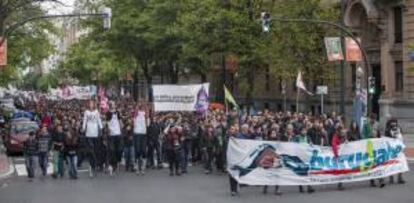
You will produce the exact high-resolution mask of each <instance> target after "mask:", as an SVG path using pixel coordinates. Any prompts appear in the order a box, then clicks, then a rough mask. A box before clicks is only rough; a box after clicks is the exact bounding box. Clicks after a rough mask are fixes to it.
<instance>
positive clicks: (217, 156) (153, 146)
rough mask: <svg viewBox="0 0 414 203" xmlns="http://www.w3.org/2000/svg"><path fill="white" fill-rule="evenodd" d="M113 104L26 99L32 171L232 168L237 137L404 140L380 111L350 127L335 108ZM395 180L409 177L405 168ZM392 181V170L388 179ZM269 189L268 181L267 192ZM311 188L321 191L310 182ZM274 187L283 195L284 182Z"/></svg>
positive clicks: (73, 174)
mask: <svg viewBox="0 0 414 203" xmlns="http://www.w3.org/2000/svg"><path fill="white" fill-rule="evenodd" d="M109 106H110V108H109V110H108V111H107V112H105V113H103V112H101V111H99V110H98V109H99V108H98V107H97V105H96V104H95V102H94V101H79V100H72V101H44V102H37V103H26V104H25V106H24V109H25V110H26V111H31V112H33V113H35V114H36V115H37V116H36V117H37V119H36V120H37V121H38V122H39V125H40V126H41V127H40V130H39V131H38V132H32V133H30V137H29V139H28V140H27V141H26V142H25V147H24V154H25V157H26V164H27V170H28V176H29V178H30V179H32V178H34V176H35V165H36V161H35V160H38V164H39V166H40V169H41V171H42V175H43V176H46V175H47V166H48V160H49V156H52V157H51V158H52V160H53V163H52V165H53V174H52V177H53V178H62V177H64V175H65V168H67V171H68V174H69V177H70V178H72V179H77V177H78V173H77V170H78V168H79V167H81V166H82V165H85V164H86V163H84V162H85V161H86V160H88V161H89V165H88V166H89V175H90V177H91V178H93V177H95V176H96V174H97V173H100V172H105V173H108V174H109V175H111V176H113V175H114V174H115V173H120V172H121V171H126V172H135V173H137V174H138V175H144V174H145V172H146V171H147V170H146V169H148V168H151V169H162V168H163V166H164V163H167V164H168V168H169V175H170V176H180V175H182V174H185V173H187V172H188V170H187V167H188V166H189V165H196V164H200V165H201V166H202V167H203V169H204V172H205V173H206V174H210V173H212V172H213V171H216V172H219V173H226V149H227V143H228V140H229V139H230V138H232V137H234V138H239V139H252V140H273V141H281V142H296V143H309V144H312V145H320V146H331V147H332V150H333V153H334V155H335V156H338V146H339V145H340V144H341V143H344V142H352V141H357V140H360V139H368V138H376V137H381V136H388V137H392V138H396V139H402V138H401V129H400V128H399V127H398V123H397V121H396V120H394V119H391V120H390V121H388V123H387V127H386V129H384V130H381V129H380V125H379V123H378V121H377V117H376V115H372V116H371V117H370V119H369V125H367V126H366V127H364V129H363V130H360V129H359V126H358V124H357V123H356V122H351V124H350V125H349V127H348V126H345V125H344V121H343V119H342V117H341V116H338V115H336V114H335V113H334V112H333V113H331V114H329V115H320V116H314V115H312V114H302V113H291V112H273V111H269V110H264V111H261V112H257V113H255V114H254V115H248V114H247V113H245V114H238V113H237V112H236V111H230V112H225V111H224V110H209V111H208V113H206V114H204V115H197V114H195V113H178V112H171V113H154V112H151V110H150V108H149V107H148V105H142V104H136V103H135V102H133V101H132V100H122V101H116V102H115V101H111V102H110V105H109ZM361 132H362V133H361ZM36 157H37V159H36ZM121 162H123V163H124V164H122V165H124V166H123V167H121ZM65 166H66V167H65ZM229 179H230V186H231V194H232V195H236V194H237V193H238V187H239V186H238V184H237V182H236V180H235V179H233V178H232V177H231V176H230V177H229ZM397 181H398V183H400V184H403V183H404V180H403V177H402V175H401V174H399V175H398V180H397ZM377 182H378V184H379V186H380V187H384V186H385V181H384V180H383V179H378V180H371V181H370V184H371V186H373V187H375V186H377ZM393 182H394V179H393V177H391V178H390V183H393ZM338 189H340V190H342V189H344V186H343V184H341V183H340V184H338ZM267 190H268V187H267V186H265V187H264V188H263V193H267ZM306 190H307V192H308V193H312V192H314V191H315V190H314V188H313V187H311V186H307V187H306ZM299 191H300V192H304V188H303V187H302V186H299ZM275 194H281V192H280V187H279V186H276V187H275Z"/></svg>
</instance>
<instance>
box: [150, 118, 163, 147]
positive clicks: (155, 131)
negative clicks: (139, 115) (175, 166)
mask: <svg viewBox="0 0 414 203" xmlns="http://www.w3.org/2000/svg"><path fill="white" fill-rule="evenodd" d="M160 134H161V125H159V124H158V123H156V122H151V124H150V125H149V126H148V141H149V142H150V143H156V142H158V139H159V136H160Z"/></svg>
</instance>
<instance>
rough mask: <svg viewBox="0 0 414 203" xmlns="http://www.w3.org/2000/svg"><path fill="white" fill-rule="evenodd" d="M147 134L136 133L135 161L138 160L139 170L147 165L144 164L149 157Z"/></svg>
mask: <svg viewBox="0 0 414 203" xmlns="http://www.w3.org/2000/svg"><path fill="white" fill-rule="evenodd" d="M145 136H146V135H145V134H135V135H134V148H135V161H136V162H138V170H141V169H142V168H143V167H145V166H143V160H144V159H145V158H146V157H147V156H146V151H147V140H146V139H145V138H146V137H145Z"/></svg>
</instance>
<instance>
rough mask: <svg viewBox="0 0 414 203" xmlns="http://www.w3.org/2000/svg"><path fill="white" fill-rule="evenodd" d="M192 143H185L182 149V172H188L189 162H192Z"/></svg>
mask: <svg viewBox="0 0 414 203" xmlns="http://www.w3.org/2000/svg"><path fill="white" fill-rule="evenodd" d="M190 145H191V143H190V142H189V141H184V143H183V144H182V146H181V149H180V165H181V171H182V172H184V173H185V172H187V166H188V160H190V152H191V149H190V147H191V146H190Z"/></svg>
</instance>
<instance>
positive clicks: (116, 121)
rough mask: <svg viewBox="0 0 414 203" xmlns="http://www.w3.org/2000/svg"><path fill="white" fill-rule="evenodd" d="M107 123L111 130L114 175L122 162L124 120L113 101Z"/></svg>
mask: <svg viewBox="0 0 414 203" xmlns="http://www.w3.org/2000/svg"><path fill="white" fill-rule="evenodd" d="M106 119H107V125H108V131H109V156H110V165H109V168H108V170H109V174H110V175H111V176H112V175H113V172H114V171H116V170H117V169H118V165H119V163H120V162H121V157H122V148H121V141H122V140H121V139H122V135H121V129H122V121H121V119H120V113H119V112H118V111H117V109H116V106H115V103H114V102H111V105H110V111H109V112H108V113H107V118H106Z"/></svg>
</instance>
